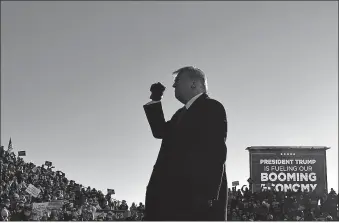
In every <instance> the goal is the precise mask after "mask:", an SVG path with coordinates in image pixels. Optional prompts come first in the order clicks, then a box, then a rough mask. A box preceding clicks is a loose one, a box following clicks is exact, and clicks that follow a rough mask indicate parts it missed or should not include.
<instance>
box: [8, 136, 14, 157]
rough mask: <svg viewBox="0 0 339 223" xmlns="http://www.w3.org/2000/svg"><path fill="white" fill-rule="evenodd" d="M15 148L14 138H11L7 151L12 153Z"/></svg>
mask: <svg viewBox="0 0 339 223" xmlns="http://www.w3.org/2000/svg"><path fill="white" fill-rule="evenodd" d="M12 150H13V145H12V138H10V139H9V143H8V150H7V152H8V153H10V152H11V151H12Z"/></svg>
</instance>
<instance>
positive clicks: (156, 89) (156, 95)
mask: <svg viewBox="0 0 339 223" xmlns="http://www.w3.org/2000/svg"><path fill="white" fill-rule="evenodd" d="M165 89H166V87H165V86H164V85H162V84H161V83H160V82H158V83H154V84H152V86H151V88H150V91H151V92H152V94H151V96H150V99H152V101H160V100H161V97H162V95H163V93H164V91H165Z"/></svg>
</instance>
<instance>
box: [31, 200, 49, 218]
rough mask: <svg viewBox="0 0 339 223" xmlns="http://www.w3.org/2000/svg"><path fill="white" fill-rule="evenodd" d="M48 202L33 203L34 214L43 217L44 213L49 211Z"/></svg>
mask: <svg viewBox="0 0 339 223" xmlns="http://www.w3.org/2000/svg"><path fill="white" fill-rule="evenodd" d="M47 206H48V202H45V203H33V205H32V212H33V213H36V214H37V215H38V216H39V217H43V215H44V213H45V212H46V211H47Z"/></svg>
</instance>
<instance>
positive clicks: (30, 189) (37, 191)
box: [26, 184, 41, 197]
mask: <svg viewBox="0 0 339 223" xmlns="http://www.w3.org/2000/svg"><path fill="white" fill-rule="evenodd" d="M26 192H27V193H29V194H30V195H32V196H33V197H37V196H38V195H39V194H40V192H41V191H40V189H38V188H36V187H34V186H33V185H32V184H30V185H28V187H27V189H26Z"/></svg>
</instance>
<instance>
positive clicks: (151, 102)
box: [145, 101, 160, 105]
mask: <svg viewBox="0 0 339 223" xmlns="http://www.w3.org/2000/svg"><path fill="white" fill-rule="evenodd" d="M159 102H160V101H150V102H148V103H147V104H145V105H151V104H154V103H159Z"/></svg>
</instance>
